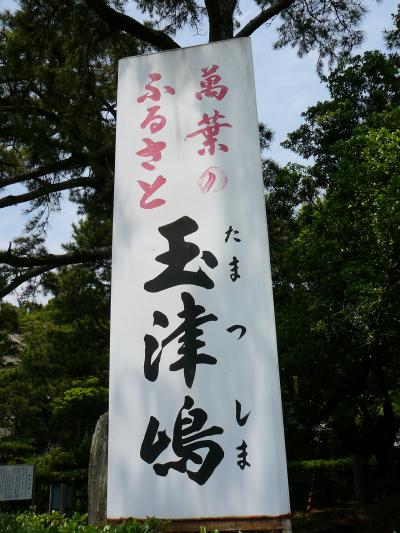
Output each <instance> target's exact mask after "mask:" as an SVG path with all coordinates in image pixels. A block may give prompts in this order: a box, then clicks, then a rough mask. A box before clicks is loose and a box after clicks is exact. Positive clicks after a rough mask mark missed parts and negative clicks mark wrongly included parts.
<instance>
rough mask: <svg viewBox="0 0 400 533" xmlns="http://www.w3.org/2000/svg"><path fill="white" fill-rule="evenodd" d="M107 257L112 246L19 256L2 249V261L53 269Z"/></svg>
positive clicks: (23, 266) (14, 264)
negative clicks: (64, 252)
mask: <svg viewBox="0 0 400 533" xmlns="http://www.w3.org/2000/svg"><path fill="white" fill-rule="evenodd" d="M105 259H111V246H104V247H102V248H87V249H82V250H78V251H76V252H68V253H66V254H58V255H56V254H47V255H32V256H18V255H15V254H13V253H12V251H11V250H7V251H6V250H1V251H0V263H2V264H5V265H9V266H12V267H19V268H30V267H41V268H47V269H48V270H52V269H53V268H58V267H61V266H66V265H76V264H78V263H92V262H96V261H103V260H105ZM32 277H33V276H32Z"/></svg>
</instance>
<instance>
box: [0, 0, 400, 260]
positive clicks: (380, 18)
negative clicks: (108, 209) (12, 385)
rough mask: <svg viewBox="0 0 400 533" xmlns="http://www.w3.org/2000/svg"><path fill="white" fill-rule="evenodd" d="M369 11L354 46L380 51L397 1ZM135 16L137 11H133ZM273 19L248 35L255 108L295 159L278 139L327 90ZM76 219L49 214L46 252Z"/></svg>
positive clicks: (3, 226) (5, 221)
mask: <svg viewBox="0 0 400 533" xmlns="http://www.w3.org/2000/svg"><path fill="white" fill-rule="evenodd" d="M240 4H241V11H242V16H241V21H242V22H243V23H246V21H248V20H250V19H251V18H252V17H253V16H254V15H256V14H257V13H258V10H259V8H258V7H257V5H256V4H255V2H254V1H253V0H244V1H243V0H242V1H241V2H240ZM13 5H15V2H14V1H13V0H0V8H1V9H3V8H7V7H12V6H13ZM368 6H369V13H368V14H367V15H366V16H365V18H364V21H363V25H362V29H363V31H364V34H365V40H364V43H363V45H362V46H361V48H359V49H357V50H355V53H360V52H362V51H364V50H371V49H381V50H382V49H384V48H385V45H384V40H383V29H384V28H390V27H391V26H392V22H391V16H390V15H391V13H394V12H395V11H396V9H397V0H384V1H383V2H380V3H377V2H375V1H373V0H370V1H369V2H368ZM131 12H132V14H136V13H135V10H132V11H131ZM274 26H276V23H273V24H272V25H271V26H270V27H268V28H267V27H263V28H260V29H259V30H258V31H257V32H256V33H255V34H254V35H253V36H252V44H253V57H254V69H255V78H256V93H257V107H258V115H259V120H260V121H262V122H264V123H266V124H267V125H268V126H269V127H270V128H271V129H272V130H273V131H274V140H273V143H272V147H271V151H270V156H272V157H273V158H274V159H275V160H276V161H278V162H279V163H281V164H284V163H287V162H288V161H298V160H299V159H298V158H297V157H296V156H295V154H293V153H292V152H290V151H288V150H285V149H284V148H282V147H281V146H280V143H281V142H282V141H283V140H284V139H285V138H286V134H287V133H288V132H290V131H292V130H294V129H295V128H296V127H298V126H299V124H300V123H301V116H300V115H301V113H302V112H303V111H305V110H306V109H307V107H309V106H310V105H313V104H315V103H316V102H317V101H318V100H325V99H327V98H328V92H327V90H326V88H325V87H324V86H323V85H322V84H321V82H320V81H319V78H318V76H317V74H316V71H315V65H316V54H314V53H311V54H310V55H308V56H307V57H304V58H301V59H300V58H299V57H297V55H296V51H295V50H293V49H291V48H285V49H282V50H273V49H272V43H273V42H274V40H275V29H274ZM176 39H177V40H178V42H179V43H180V44H181V45H183V46H185V45H186V46H188V45H193V44H202V43H204V42H206V41H207V35H204V36H195V35H192V33H191V32H184V33H182V34H180V35H177V36H176ZM23 211H24V208H23V207H19V206H15V207H8V208H5V209H1V210H0V249H4V248H7V247H8V243H9V242H10V241H11V240H12V239H14V238H15V237H17V236H18V235H20V233H21V230H22V228H23V226H24V224H25V221H26V217H25V216H24V215H23ZM74 220H76V209H75V206H74V205H72V204H71V203H69V202H67V201H65V202H63V204H62V210H61V212H60V213H57V214H55V215H53V217H52V219H51V223H50V227H49V231H48V236H47V246H48V248H49V251H51V252H53V253H58V252H60V251H61V247H60V244H61V243H62V242H67V241H68V240H69V239H70V236H71V224H72V222H73V221H74Z"/></svg>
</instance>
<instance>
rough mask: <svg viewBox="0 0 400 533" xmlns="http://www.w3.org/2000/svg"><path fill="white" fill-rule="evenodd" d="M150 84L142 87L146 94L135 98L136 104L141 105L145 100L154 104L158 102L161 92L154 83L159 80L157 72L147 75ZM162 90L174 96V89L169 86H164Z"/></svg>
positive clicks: (159, 76) (159, 75)
mask: <svg viewBox="0 0 400 533" xmlns="http://www.w3.org/2000/svg"><path fill="white" fill-rule="evenodd" d="M149 78H150V82H149V83H147V84H146V85H145V86H144V87H145V89H147V93H145V94H143V95H141V96H139V97H138V98H137V100H136V101H137V102H138V104H142V103H143V102H144V101H145V100H147V99H150V100H153V101H154V102H158V101H159V100H160V98H161V91H160V89H158V88H157V87H156V86H155V85H154V82H155V81H160V80H161V74H158V72H152V73H151V74H149ZM164 90H165V92H166V93H169V94H175V89H174V88H173V87H171V86H170V85H164Z"/></svg>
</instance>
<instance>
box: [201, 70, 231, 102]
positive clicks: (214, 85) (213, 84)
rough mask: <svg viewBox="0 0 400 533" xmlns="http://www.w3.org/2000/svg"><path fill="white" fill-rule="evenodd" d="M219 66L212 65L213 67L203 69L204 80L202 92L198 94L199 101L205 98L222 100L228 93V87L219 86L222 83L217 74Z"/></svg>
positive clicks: (202, 81)
mask: <svg viewBox="0 0 400 533" xmlns="http://www.w3.org/2000/svg"><path fill="white" fill-rule="evenodd" d="M218 69H219V65H212V66H211V67H205V68H202V69H201V71H202V73H203V74H202V78H203V79H202V80H201V82H200V87H202V90H201V91H199V92H197V93H196V98H197V100H202V99H203V98H204V97H207V98H216V99H217V100H222V99H223V98H224V96H225V95H226V93H227V92H228V87H226V86H225V85H218V84H219V82H220V81H221V76H219V75H218V74H216V72H217V70H218Z"/></svg>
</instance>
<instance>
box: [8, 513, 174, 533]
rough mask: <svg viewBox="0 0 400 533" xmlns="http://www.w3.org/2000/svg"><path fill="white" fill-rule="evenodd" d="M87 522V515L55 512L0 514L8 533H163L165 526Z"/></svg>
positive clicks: (152, 520) (150, 522) (151, 521)
mask: <svg viewBox="0 0 400 533" xmlns="http://www.w3.org/2000/svg"><path fill="white" fill-rule="evenodd" d="M86 520H87V515H86V514H83V515H80V514H78V513H75V514H74V515H73V516H72V517H71V518H66V517H65V516H63V515H61V514H60V513H57V512H54V511H53V512H52V513H46V514H36V513H33V512H26V513H22V514H18V515H13V514H4V513H0V530H1V531H4V532H8V533H77V532H78V531H79V532H81V533H161V531H162V529H163V527H164V526H165V523H163V522H162V521H160V520H157V519H155V518H148V519H146V520H144V521H143V522H139V521H137V520H133V519H130V520H127V521H126V522H125V523H124V524H122V525H118V526H111V525H99V526H88V525H87V524H86Z"/></svg>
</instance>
